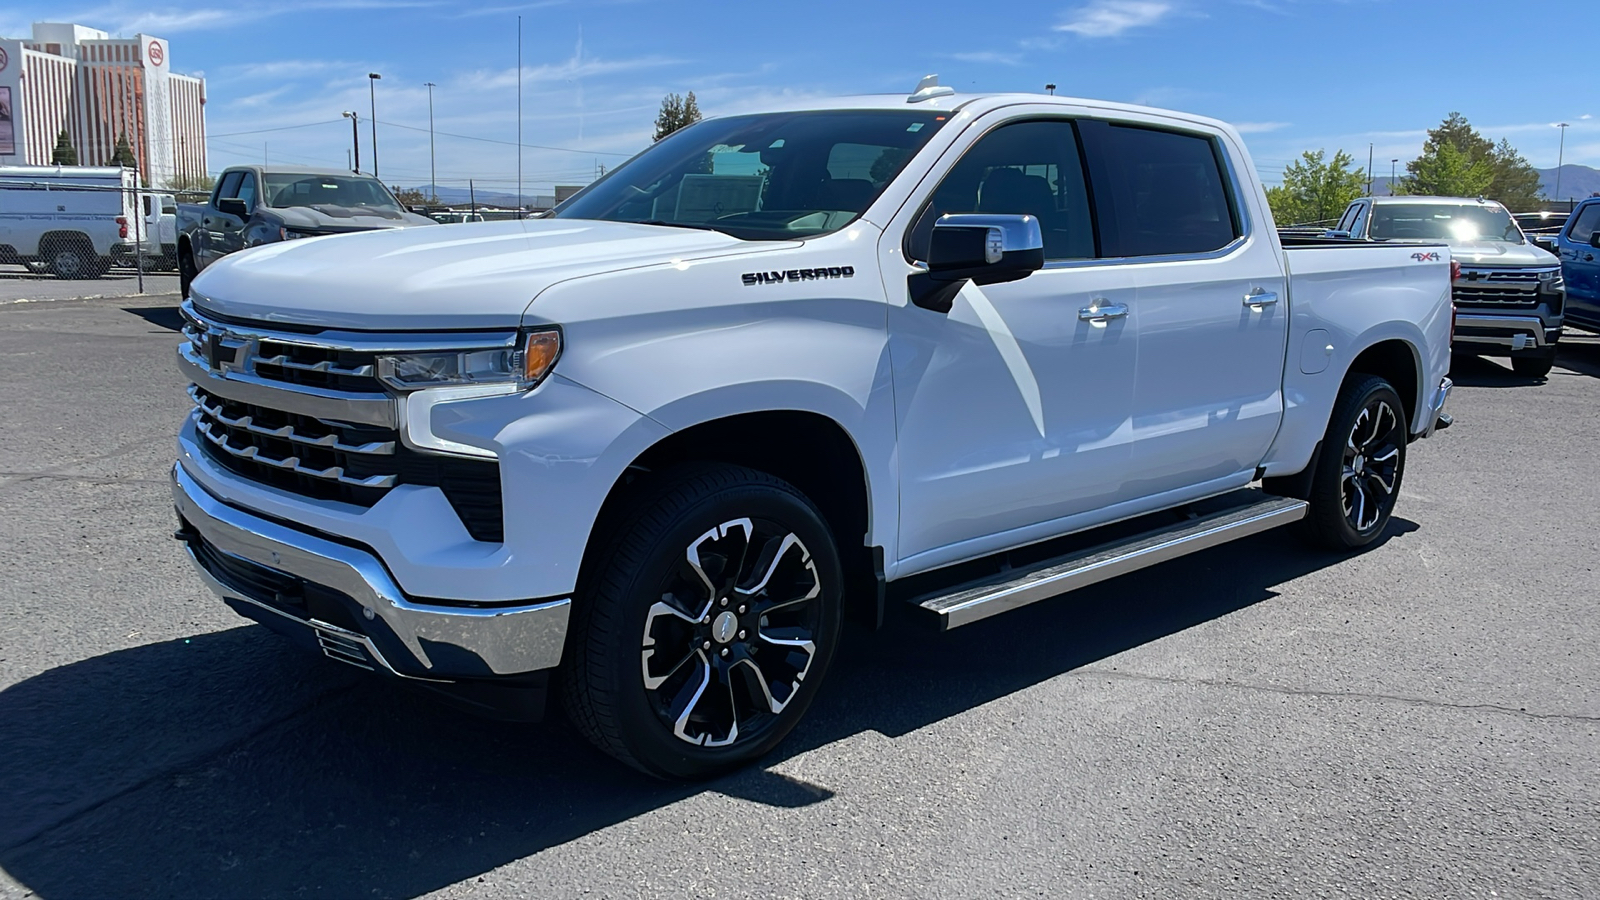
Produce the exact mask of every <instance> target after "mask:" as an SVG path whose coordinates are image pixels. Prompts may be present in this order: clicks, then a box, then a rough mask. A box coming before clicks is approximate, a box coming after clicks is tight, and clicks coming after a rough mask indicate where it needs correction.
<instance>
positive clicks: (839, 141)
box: [551, 110, 949, 240]
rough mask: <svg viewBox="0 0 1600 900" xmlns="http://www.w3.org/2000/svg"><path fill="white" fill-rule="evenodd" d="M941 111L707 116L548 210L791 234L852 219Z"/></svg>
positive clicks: (743, 234) (740, 232) (935, 125)
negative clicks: (712, 117) (704, 119)
mask: <svg viewBox="0 0 1600 900" xmlns="http://www.w3.org/2000/svg"><path fill="white" fill-rule="evenodd" d="M947 118H949V114H948V113H942V112H936V111H910V110H906V111H902V110H852V111H835V112H799V113H769V114H765V115H755V116H732V117H729V118H726V119H710V120H707V121H705V122H700V123H698V124H696V125H693V126H690V127H688V128H685V129H683V130H681V131H678V132H675V133H673V134H672V135H671V136H669V137H667V138H664V139H662V140H661V141H660V142H658V143H657V144H656V145H655V146H653V147H651V148H649V149H648V150H645V151H644V152H643V153H641V154H639V155H638V156H636V157H634V158H633V159H631V160H629V161H628V162H627V163H625V164H623V165H622V166H619V167H618V168H617V169H616V170H615V171H613V172H611V173H610V174H608V175H607V176H606V177H605V178H603V179H601V180H600V181H597V182H595V183H594V184H593V185H591V186H589V187H588V188H587V189H585V190H583V191H581V192H579V193H578V194H575V195H573V197H572V198H571V199H570V200H568V201H567V202H566V203H563V204H562V205H561V206H558V207H556V209H555V210H554V212H552V214H551V218H557V219H602V220H605V221H610V222H643V223H646V224H654V225H677V226H681V227H685V228H709V229H712V230H715V231H721V232H724V233H726V234H730V235H733V236H734V237H737V238H744V239H747V240H791V239H794V238H797V237H812V236H815V235H819V234H827V233H828V232H831V231H837V230H838V229H840V228H843V227H844V226H845V225H847V224H849V223H850V222H852V221H854V220H855V218H856V217H857V216H859V215H861V213H862V212H864V211H866V208H867V207H868V206H869V205H871V203H872V201H873V200H875V199H877V197H878V194H880V193H882V191H883V189H884V187H885V186H886V185H887V184H888V183H889V182H890V181H891V180H893V179H894V177H895V176H896V175H898V174H900V170H901V168H903V167H904V166H905V164H906V161H907V160H909V159H910V158H911V157H912V156H913V155H914V154H915V153H916V152H917V151H918V150H920V149H922V145H923V144H926V143H927V142H928V138H930V137H932V136H933V133H934V132H935V131H938V130H939V127H940V126H941V125H943V124H944V122H945V120H946V119H947Z"/></svg>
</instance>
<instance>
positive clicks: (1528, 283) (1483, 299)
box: [1452, 268, 1539, 309]
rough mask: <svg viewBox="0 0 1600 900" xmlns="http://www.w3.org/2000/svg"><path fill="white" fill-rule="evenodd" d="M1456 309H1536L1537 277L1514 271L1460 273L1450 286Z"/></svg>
mask: <svg viewBox="0 0 1600 900" xmlns="http://www.w3.org/2000/svg"><path fill="white" fill-rule="evenodd" d="M1452 294H1453V299H1454V300H1455V302H1456V305H1458V306H1493V307H1500V308H1505V307H1512V308H1524V309H1527V308H1531V307H1535V306H1538V305H1539V273H1538V272H1537V271H1532V270H1516V269H1499V270H1497V269H1469V268H1464V269H1462V270H1461V277H1460V278H1457V279H1456V281H1455V284H1454V286H1453V291H1452Z"/></svg>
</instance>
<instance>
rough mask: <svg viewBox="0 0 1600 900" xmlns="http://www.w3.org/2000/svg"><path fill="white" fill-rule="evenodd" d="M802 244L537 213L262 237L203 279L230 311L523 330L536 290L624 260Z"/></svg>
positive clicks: (628, 263)
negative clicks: (271, 239) (279, 239)
mask: <svg viewBox="0 0 1600 900" xmlns="http://www.w3.org/2000/svg"><path fill="white" fill-rule="evenodd" d="M793 246H797V242H794V243H791V242H784V243H777V242H768V241H763V242H761V243H751V242H748V241H741V240H739V239H738V238H734V237H729V236H728V235H726V234H722V233H721V232H716V231H698V230H690V229H684V228H668V227H663V226H657V225H636V224H632V223H623V222H596V221H588V220H582V219H528V220H522V221H509V222H474V223H467V224H461V225H441V226H437V227H434V228H394V229H389V230H384V231H366V232H360V233H357V234H344V235H336V236H329V237H317V238H305V239H301V240H295V241H285V242H283V243H277V244H265V245H263V246H260V247H256V248H253V249H250V250H245V251H242V252H239V253H235V254H233V255H231V256H226V257H223V258H222V259H220V260H218V261H217V262H215V263H213V264H212V265H210V266H207V267H206V269H205V271H203V272H201V273H200V274H199V276H198V277H196V278H195V281H194V286H193V289H192V293H193V296H194V298H195V301H196V302H197V303H199V304H200V305H201V306H202V307H203V308H205V309H207V310H210V311H212V312H216V313H220V314H222V315H225V316H236V317H239V318H244V319H256V320H260V321H264V322H281V323H287V324H296V325H311V326H317V327H323V328H340V329H351V330H360V331H429V330H461V329H494V328H515V327H517V325H518V324H519V323H520V321H521V319H522V313H523V311H524V310H525V309H527V307H528V304H529V303H530V302H531V301H532V300H533V298H534V297H536V296H538V294H539V292H540V291H542V290H544V289H545V288H547V287H549V286H550V285H552V284H555V283H557V282H560V281H567V280H569V279H573V278H581V277H584V276H586V275H598V274H603V273H606V272H615V271H618V270H621V269H629V268H639V267H642V266H651V265H670V264H674V263H679V262H682V261H685V260H694V259H704V258H707V257H712V256H727V255H733V254H740V253H749V252H752V251H761V250H767V249H776V248H779V247H793Z"/></svg>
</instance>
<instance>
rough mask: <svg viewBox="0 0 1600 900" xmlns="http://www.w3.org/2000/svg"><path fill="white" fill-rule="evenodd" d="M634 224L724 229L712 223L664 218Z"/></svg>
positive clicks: (708, 229) (707, 229) (701, 229)
mask: <svg viewBox="0 0 1600 900" xmlns="http://www.w3.org/2000/svg"><path fill="white" fill-rule="evenodd" d="M634 224H635V225H660V226H663V227H665V228H693V229H694V230H696V231H718V232H720V231H722V229H721V228H717V227H715V226H712V225H702V224H700V223H698V222H667V221H664V220H662V219H645V220H644V221H642V222H635V223H634Z"/></svg>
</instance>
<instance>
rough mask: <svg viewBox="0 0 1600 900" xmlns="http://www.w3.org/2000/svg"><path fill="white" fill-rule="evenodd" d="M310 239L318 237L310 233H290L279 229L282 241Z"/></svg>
mask: <svg viewBox="0 0 1600 900" xmlns="http://www.w3.org/2000/svg"><path fill="white" fill-rule="evenodd" d="M308 237H316V235H314V234H311V233H310V232H305V231H290V230H289V229H287V228H279V229H278V240H280V241H292V240H296V239H298V238H308Z"/></svg>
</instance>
